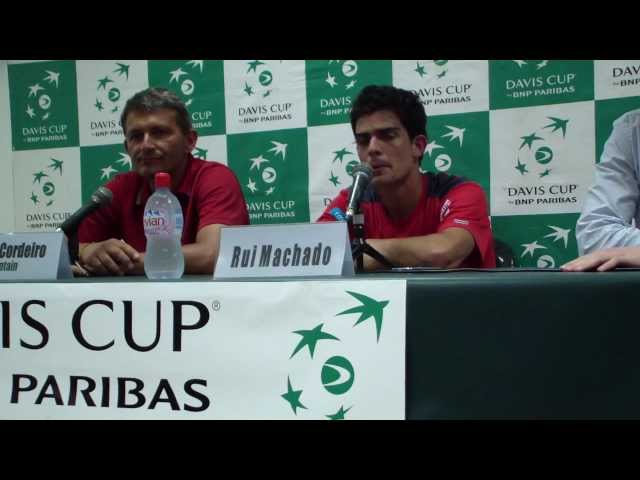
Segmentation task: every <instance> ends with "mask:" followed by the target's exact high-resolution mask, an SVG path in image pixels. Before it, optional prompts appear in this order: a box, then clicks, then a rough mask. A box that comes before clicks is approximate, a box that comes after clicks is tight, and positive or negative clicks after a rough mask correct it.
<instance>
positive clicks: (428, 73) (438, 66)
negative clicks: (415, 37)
mask: <svg viewBox="0 0 640 480" xmlns="http://www.w3.org/2000/svg"><path fill="white" fill-rule="evenodd" d="M448 63H449V60H431V61H430V62H429V61H424V60H422V61H421V60H417V61H416V68H414V69H413V71H414V72H415V74H416V75H418V76H419V77H420V78H421V79H425V80H427V79H431V78H442V77H444V76H445V75H446V74H447V72H448V71H449V66H448Z"/></svg>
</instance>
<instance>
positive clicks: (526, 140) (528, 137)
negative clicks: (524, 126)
mask: <svg viewBox="0 0 640 480" xmlns="http://www.w3.org/2000/svg"><path fill="white" fill-rule="evenodd" d="M520 138H522V139H523V140H524V141H523V142H522V145H520V148H522V147H524V146H525V145H527V146H528V147H529V150H531V145H532V144H533V142H535V141H536V140H543V138H542V137H538V136H536V133H535V132H533V133H532V134H531V135H526V136H524V137H520Z"/></svg>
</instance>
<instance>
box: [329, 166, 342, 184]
mask: <svg viewBox="0 0 640 480" xmlns="http://www.w3.org/2000/svg"><path fill="white" fill-rule="evenodd" d="M329 181H330V182H331V183H333V186H334V187H337V186H338V185H339V184H340V179H339V178H338V177H336V176H335V175H334V174H333V170H332V171H331V176H330V177H329Z"/></svg>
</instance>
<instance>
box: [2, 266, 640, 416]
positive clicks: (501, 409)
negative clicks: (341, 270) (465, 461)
mask: <svg viewBox="0 0 640 480" xmlns="http://www.w3.org/2000/svg"><path fill="white" fill-rule="evenodd" d="M363 279H366V280H374V281H376V280H382V279H396V280H397V279H400V280H406V285H407V287H406V288H407V290H406V418H407V419H628V418H640V349H639V348H638V343H639V340H640V322H638V317H637V316H636V312H635V311H636V309H637V306H638V302H637V299H638V297H636V295H640V270H635V269H623V270H618V271H615V272H605V273H595V272H588V273H567V272H559V271H548V270H535V269H494V270H487V271H474V270H472V271H466V270H458V271H437V270H433V271H427V272H416V273H406V272H402V273H395V272H388V273H372V274H359V275H356V276H355V277H353V278H348V279H344V281H346V282H354V285H356V284H357V282H359V281H361V280H363ZM181 281H182V282H194V281H196V282H203V281H211V282H213V281H214V280H213V279H212V278H211V277H208V276H185V277H184V278H183V279H182V280H181ZM252 281H254V280H241V281H240V280H238V282H241V283H244V284H247V285H246V288H247V289H250V288H251V285H250V284H251V282H252ZM255 281H273V282H287V281H300V279H297V278H279V279H264V278H262V279H256V280H255ZM341 281H342V280H341ZM66 282H67V283H68V284H69V285H68V286H69V289H73V288H74V285H77V284H87V283H96V284H99V283H102V282H119V283H123V284H126V283H129V282H136V283H137V282H148V280H147V279H145V278H142V277H125V278H107V279H105V278H101V279H95V278H75V279H72V280H66ZM1 289H2V284H1V283H0V291H1Z"/></svg>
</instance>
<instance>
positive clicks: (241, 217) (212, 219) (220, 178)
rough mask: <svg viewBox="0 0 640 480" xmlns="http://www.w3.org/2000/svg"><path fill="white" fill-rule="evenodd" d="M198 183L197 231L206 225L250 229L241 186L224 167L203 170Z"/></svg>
mask: <svg viewBox="0 0 640 480" xmlns="http://www.w3.org/2000/svg"><path fill="white" fill-rule="evenodd" d="M199 177H200V178H199V179H198V182H197V199H198V206H197V208H198V214H199V221H198V230H200V229H201V228H203V227H206V226H207V225H213V224H222V225H248V224H249V214H248V213H247V204H246V202H245V199H244V195H243V194H242V189H241V188H240V183H239V182H238V179H237V178H236V176H235V174H234V173H233V171H232V170H231V169H230V168H228V167H227V166H225V165H217V166H216V167H215V168H203V169H202V170H201V172H200V174H199Z"/></svg>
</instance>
